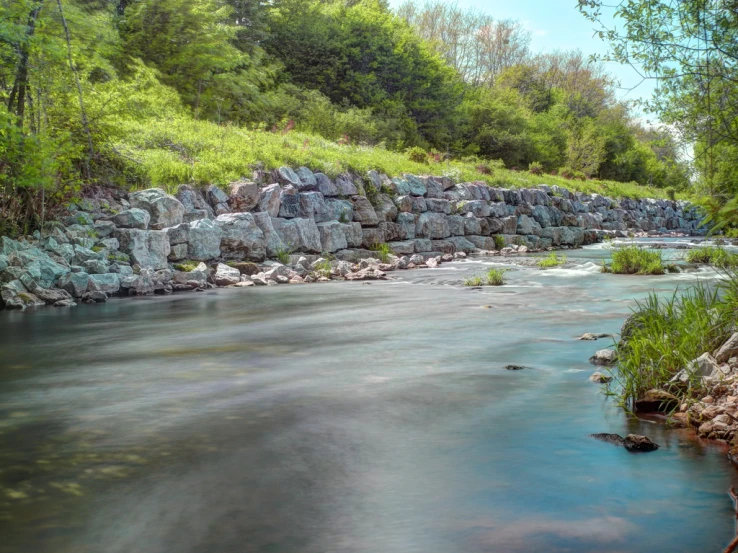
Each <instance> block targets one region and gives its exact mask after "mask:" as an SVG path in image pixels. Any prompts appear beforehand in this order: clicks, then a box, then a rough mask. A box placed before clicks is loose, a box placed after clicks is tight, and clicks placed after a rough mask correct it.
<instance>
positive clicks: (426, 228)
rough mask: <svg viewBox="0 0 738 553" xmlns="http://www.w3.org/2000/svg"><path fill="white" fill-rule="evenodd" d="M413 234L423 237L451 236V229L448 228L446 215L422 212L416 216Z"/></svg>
mask: <svg viewBox="0 0 738 553" xmlns="http://www.w3.org/2000/svg"><path fill="white" fill-rule="evenodd" d="M415 235H416V236H420V237H424V238H431V239H442V238H448V237H449V236H451V231H450V230H449V228H448V221H447V220H446V217H444V216H443V215H442V214H440V213H422V214H420V215H419V216H418V222H417V224H416V226H415Z"/></svg>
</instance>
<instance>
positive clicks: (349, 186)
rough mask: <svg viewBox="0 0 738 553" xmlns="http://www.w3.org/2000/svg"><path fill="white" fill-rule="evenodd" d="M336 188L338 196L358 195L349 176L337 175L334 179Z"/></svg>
mask: <svg viewBox="0 0 738 553" xmlns="http://www.w3.org/2000/svg"><path fill="white" fill-rule="evenodd" d="M336 187H337V188H338V192H339V195H340V196H346V197H348V196H356V195H357V194H358V193H359V191H358V189H357V188H356V185H355V184H354V182H353V180H352V179H351V176H350V175H339V176H338V178H337V179H336Z"/></svg>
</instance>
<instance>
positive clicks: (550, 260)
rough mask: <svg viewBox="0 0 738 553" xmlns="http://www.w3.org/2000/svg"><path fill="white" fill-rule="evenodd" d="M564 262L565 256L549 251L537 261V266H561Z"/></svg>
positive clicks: (547, 267)
mask: <svg viewBox="0 0 738 553" xmlns="http://www.w3.org/2000/svg"><path fill="white" fill-rule="evenodd" d="M565 263H566V256H565V255H562V256H561V257H559V256H558V254H557V253H556V252H551V253H550V254H549V255H548V257H544V258H543V259H541V260H540V261H538V267H540V268H541V269H551V268H553V267H561V266H562V265H564V264H565Z"/></svg>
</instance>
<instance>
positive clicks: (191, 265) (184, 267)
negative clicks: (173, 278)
mask: <svg viewBox="0 0 738 553" xmlns="http://www.w3.org/2000/svg"><path fill="white" fill-rule="evenodd" d="M199 264H200V262H199V261H191V260H189V259H187V260H185V261H180V262H179V263H177V264H176V265H174V268H175V269H176V270H177V271H182V272H183V273H189V272H191V271H194V270H195V269H197V266H198V265H199Z"/></svg>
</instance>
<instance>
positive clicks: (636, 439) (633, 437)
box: [623, 434, 659, 452]
mask: <svg viewBox="0 0 738 553" xmlns="http://www.w3.org/2000/svg"><path fill="white" fill-rule="evenodd" d="M623 445H624V446H625V449H627V450H628V451H644V452H645V451H655V450H657V449H658V448H659V446H658V444H655V443H653V442H652V441H651V440H649V439H648V438H647V437H646V436H639V435H638V434H628V435H627V436H626V437H625V438H624V440H623Z"/></svg>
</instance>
